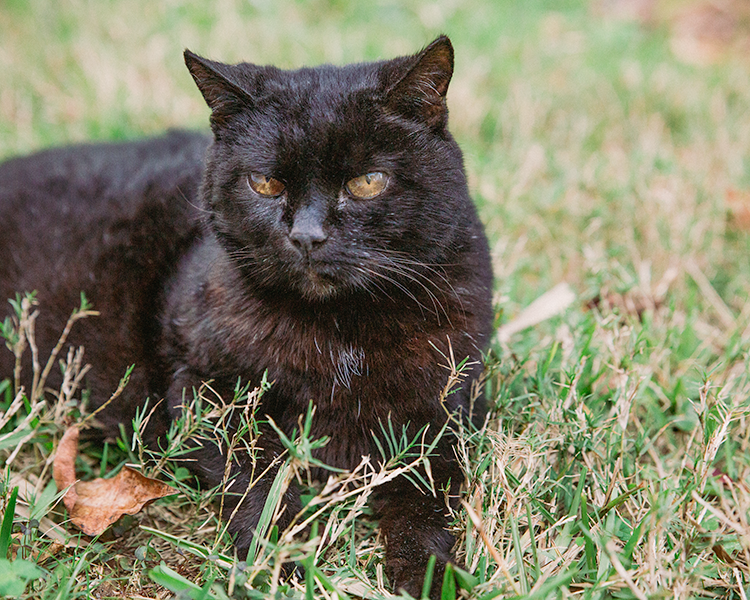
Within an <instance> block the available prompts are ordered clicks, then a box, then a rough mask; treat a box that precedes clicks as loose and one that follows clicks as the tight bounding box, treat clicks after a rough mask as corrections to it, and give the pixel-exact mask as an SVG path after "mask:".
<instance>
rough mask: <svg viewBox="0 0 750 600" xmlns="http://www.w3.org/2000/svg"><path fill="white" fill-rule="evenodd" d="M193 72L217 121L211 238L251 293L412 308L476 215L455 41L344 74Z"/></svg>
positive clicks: (209, 197) (207, 183) (210, 180)
mask: <svg viewBox="0 0 750 600" xmlns="http://www.w3.org/2000/svg"><path fill="white" fill-rule="evenodd" d="M185 62H186V64H187V66H188V69H189V70H190V73H191V74H192V76H193V79H194V80H195V82H196V83H197V85H198V87H199V89H200V91H201V93H202V94H203V97H204V98H205V100H206V102H207V103H208V105H209V107H210V108H211V110H212V115H211V128H212V130H213V133H214V143H213V145H212V146H211V149H210V150H209V153H208V158H207V165H206V176H205V180H204V185H203V201H204V206H205V208H206V209H207V213H208V215H209V223H210V227H211V228H212V229H213V231H214V232H215V233H216V235H217V237H218V239H219V240H220V242H221V243H222V245H223V246H224V247H225V249H226V250H227V251H228V252H229V255H230V257H231V259H232V260H233V261H234V263H235V264H236V265H237V266H238V268H240V269H241V270H242V272H243V273H244V274H245V275H246V276H247V277H248V278H249V279H250V280H251V285H253V286H256V287H258V288H268V289H271V290H278V291H283V292H289V291H293V292H296V293H299V294H300V295H301V296H303V297H305V298H306V299H308V300H323V299H327V298H332V297H336V296H340V295H341V294H344V293H351V292H355V293H357V292H366V293H371V294H380V293H384V294H386V295H388V296H390V297H393V296H394V295H395V296H398V295H401V294H406V295H409V296H412V297H413V294H414V291H413V290H415V289H419V290H422V289H423V288H424V286H425V278H428V277H429V276H430V273H431V272H434V269H435V268H436V267H439V266H440V265H442V264H443V263H444V262H445V261H446V260H448V257H449V256H450V254H451V250H452V249H453V250H455V248H454V247H455V246H456V245H459V244H462V243H464V241H463V240H461V239H458V238H460V237H461V235H462V234H458V233H457V232H458V231H462V230H463V229H464V228H465V227H466V225H465V222H466V220H467V216H468V215H470V214H472V211H473V207H472V206H471V201H470V199H469V197H468V192H467V187H466V179H465V175H464V172H463V161H462V157H461V153H460V150H459V149H458V146H457V145H456V143H455V142H454V140H453V139H452V137H451V136H450V134H449V133H448V131H447V128H446V127H447V117H448V112H447V108H446V103H445V95H446V92H447V90H448V84H449V82H450V79H451V75H452V73H453V48H452V46H451V44H450V41H449V40H448V38H447V37H440V38H438V39H437V40H435V41H434V42H433V43H432V44H430V45H429V46H428V47H427V48H425V49H424V50H423V51H421V52H420V53H418V54H415V55H413V56H406V57H400V58H396V59H393V60H390V61H382V62H375V63H363V64H352V65H347V66H343V67H334V66H330V65H323V66H320V67H316V68H303V69H299V70H296V71H284V70H281V69H277V68H275V67H265V66H256V65H252V64H247V63H242V64H238V65H225V64H222V63H217V62H213V61H209V60H207V59H204V58H200V57H198V56H196V55H195V54H192V53H191V52H189V51H186V52H185ZM467 211H468V212H467ZM468 220H470V221H471V220H472V219H471V218H469V219H468Z"/></svg>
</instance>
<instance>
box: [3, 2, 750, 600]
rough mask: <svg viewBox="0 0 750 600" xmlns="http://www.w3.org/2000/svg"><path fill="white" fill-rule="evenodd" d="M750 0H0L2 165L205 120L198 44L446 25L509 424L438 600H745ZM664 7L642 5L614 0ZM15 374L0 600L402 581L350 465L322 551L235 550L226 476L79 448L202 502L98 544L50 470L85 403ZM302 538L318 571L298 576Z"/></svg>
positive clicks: (338, 59)
mask: <svg viewBox="0 0 750 600" xmlns="http://www.w3.org/2000/svg"><path fill="white" fill-rule="evenodd" d="M689 4H697V5H700V7H699V8H697V9H695V8H694V9H693V10H692V12H690V13H689V14H688V13H686V10H687V8H688V5H689ZM745 4H746V3H745V2H743V1H742V0H727V1H725V2H714V3H708V2H706V3H701V2H698V3H688V2H677V1H667V0H664V1H662V2H658V1H655V2H648V1H641V0H637V1H636V0H632V1H631V2H628V1H627V0H619V1H617V0H601V1H598V2H584V1H583V0H558V1H552V0H548V1H542V0H524V1H523V2H521V1H516V2H512V1H510V0H464V1H458V0H442V1H438V2H427V1H421V0H410V1H406V2H391V1H389V0H377V1H373V0H369V1H365V0H356V1H351V2H349V1H344V0H296V1H284V2H275V1H272V0H254V1H248V2H240V1H238V0H237V1H235V0H217V1H216V2H193V3H187V2H179V1H177V0H170V1H164V2H153V1H151V0H117V1H115V0H106V1H105V0H99V1H96V2H94V1H91V0H64V1H61V0H56V1H53V0H2V1H0V73H2V83H1V84H0V156H2V157H8V156H11V155H15V154H19V153H26V152H30V151H33V150H35V149H39V148H43V147H47V146H50V145H59V144H65V143H70V142H74V141H82V140H95V139H96V140H114V139H128V138H137V137H141V136H144V135H148V134H155V133H158V132H161V131H163V130H164V129H165V128H169V127H188V128H205V127H206V125H207V120H208V109H207V108H206V107H205V104H204V103H203V100H202V98H201V96H200V94H199V93H198V91H197V90H196V89H195V86H194V84H193V82H192V80H191V79H190V76H189V74H188V73H187V70H186V69H185V68H184V64H183V62H182V50H183V49H184V48H185V47H188V48H190V49H191V50H193V51H195V52H197V53H199V54H202V55H204V56H209V57H212V58H216V59H218V60H222V61H224V62H232V61H241V60H247V61H251V62H257V63H270V64H275V65H278V66H280V67H289V68H291V67H297V66H301V65H305V64H317V63H320V62H333V63H345V62H353V61H361V60H372V59H378V58H387V57H391V56H396V55H399V54H403V53H411V52H414V51H416V50H418V49H419V48H421V47H422V46H424V45H425V44H427V43H428V42H429V41H431V40H432V39H434V37H436V36H437V35H438V34H439V33H446V34H448V35H449V36H450V37H451V39H452V41H453V44H454V47H455V50H456V68H455V76H454V79H453V82H452V84H451V88H450V90H449V94H448V104H449V108H450V111H451V116H450V119H451V129H452V131H453V133H454V136H455V137H456V138H457V140H458V141H459V143H460V144H461V146H462V148H463V150H464V153H465V161H466V168H467V172H468V175H469V181H470V186H471V189H472V193H473V195H474V198H475V199H476V202H477V205H478V207H479V210H480V214H481V217H482V219H483V221H484V223H485V224H486V228H487V232H488V236H489V238H490V243H491V247H492V253H493V260H494V268H495V275H496V283H495V289H496V295H495V306H496V311H497V312H496V315H497V316H496V324H497V327H498V335H497V336H496V338H495V340H494V341H493V344H492V349H491V352H490V354H489V356H488V357H487V380H486V393H487V395H488V398H489V400H490V406H491V415H490V419H489V421H488V423H487V424H486V427H484V428H483V429H482V430H481V431H479V432H468V431H463V432H462V433H461V443H460V444H459V447H458V453H459V456H460V458H461V460H462V463H463V465H464V468H465V473H466V495H465V505H464V508H463V510H461V511H460V512H458V513H456V520H455V523H454V533H455V534H456V536H457V538H458V540H459V542H458V555H459V556H460V557H461V559H462V560H463V562H464V565H465V569H466V572H467V573H468V574H470V575H463V576H461V577H459V578H458V582H459V586H458V588H459V589H457V590H455V591H454V590H451V589H448V588H446V589H445V590H444V597H445V598H446V599H447V598H453V597H461V598H472V599H475V600H480V599H481V600H489V599H490V598H515V597H524V598H540V599H541V598H548V597H549V598H571V597H575V598H577V597H580V598H591V599H596V598H610V597H612V598H639V599H643V598H650V597H656V598H661V597H673V598H738V599H743V600H744V599H745V598H747V594H748V590H750V524H749V521H750V379H749V375H750V371H749V367H750V358H749V356H748V351H749V350H750V303H748V297H749V296H750V44H749V43H748V41H747V40H748V39H750V35H748V30H750V11H748V10H747V7H746V5H745ZM648 5H653V6H652V7H651V8H652V12H651V15H650V17H648V18H643V15H641V16H640V17H641V18H640V19H638V18H630V17H634V16H637V15H632V14H631V15H627V14H623V13H632V12H633V10H632V9H633V7H636V6H640V7H647V6H648ZM704 5H706V6H708V5H710V7H709V8H706V6H704ZM701 7H702V8H701ZM711 7H712V8H711ZM717 7H718V8H717ZM701 11H702V12H701ZM722 19H723V20H722ZM691 27H692V28H693V29H691ZM696 32H697V33H696ZM0 234H1V235H6V236H12V235H13V232H12V231H3V232H0ZM540 297H541V302H542V303H543V305H540V304H538V303H537V304H534V305H533V306H532V308H531V310H524V309H527V308H528V307H529V305H531V304H532V302H534V301H535V300H537V299H539V298H540ZM71 308H72V307H71ZM94 308H95V307H94ZM527 317H530V319H529V320H528V321H526V319H527ZM542 317H548V318H545V319H542ZM524 323H525V324H529V325H530V326H528V327H523V324H524ZM0 389H2V388H0ZM11 392H12V390H11V386H8V385H6V386H5V389H4V391H3V396H2V398H3V399H2V400H0V426H1V427H2V429H0V459H2V460H3V461H4V463H5V466H4V467H3V470H2V474H1V475H0V477H1V479H0V481H2V483H1V484H0V506H2V507H3V515H4V516H5V518H3V519H0V520H1V521H2V529H0V551H1V552H2V553H3V556H0V595H2V593H3V591H2V590H5V593H7V594H9V595H11V596H16V597H19V598H21V597H23V598H60V599H63V598H88V597H96V598H106V597H123V596H127V597H138V598H167V597H171V595H172V594H173V593H176V594H177V596H178V597H180V598H216V599H224V598H227V597H229V598H287V597H289V598H305V600H308V599H310V598H334V597H339V598H345V597H348V598H356V597H365V598H379V597H389V593H388V592H387V590H389V589H390V588H389V587H388V585H387V582H386V581H385V580H384V575H383V567H382V545H381V540H379V539H378V537H377V530H376V528H375V526H374V524H373V523H372V522H371V521H370V520H369V519H368V518H367V509H366V507H365V506H363V499H364V498H365V497H366V494H367V493H368V490H367V488H366V487H365V489H364V490H361V491H359V492H351V493H349V492H347V489H348V488H347V487H346V484H345V483H342V482H341V481H340V482H339V484H338V487H335V486H334V487H335V489H331V490H324V491H323V497H322V499H319V500H318V502H320V507H321V509H322V510H321V512H320V513H319V515H318V516H317V525H316V526H314V527H313V533H314V534H317V535H313V537H312V538H311V540H310V541H309V542H307V543H306V544H302V545H300V544H299V543H297V542H295V541H292V540H287V539H280V540H276V539H273V532H271V533H270V534H269V536H270V537H269V539H272V541H274V542H278V543H277V544H266V545H261V546H262V547H259V548H258V549H257V552H258V559H257V561H256V564H251V565H244V564H243V565H237V564H236V562H234V561H233V560H232V556H231V552H232V549H231V545H230V544H229V543H228V541H227V538H226V536H223V535H222V531H221V523H220V522H218V521H217V519H216V513H217V508H216V506H217V505H216V503H215V502H214V501H213V497H212V495H211V493H210V492H198V491H195V490H193V489H192V488H190V487H189V486H188V485H186V484H185V478H186V474H185V469H184V467H181V466H180V465H179V462H166V463H165V462H164V461H159V460H158V457H157V461H156V463H155V462H154V461H148V460H146V458H147V457H146V456H145V455H144V453H143V451H142V450H141V449H140V448H139V446H138V444H137V443H135V444H133V443H132V442H131V441H130V440H119V441H112V443H111V444H108V445H107V446H106V447H105V448H101V447H99V446H94V445H86V444H84V445H83V446H82V448H81V455H80V456H79V458H78V461H77V468H78V471H79V476H82V477H85V478H90V477H96V476H99V475H100V474H101V473H104V472H110V471H112V470H115V469H118V468H120V467H122V465H123V464H125V463H128V464H134V465H136V466H143V468H144V470H145V471H147V472H148V473H149V474H152V475H158V476H159V477H160V478H162V479H164V480H167V481H169V482H170V483H171V484H173V485H175V486H176V487H178V488H179V489H180V490H181V492H182V493H181V494H180V495H179V496H173V497H170V498H166V499H163V500H159V501H158V502H156V503H155V504H153V505H151V506H150V507H149V508H147V509H146V510H144V511H143V512H141V513H139V514H137V515H135V516H132V517H126V518H123V519H122V520H121V521H120V522H118V524H117V525H116V526H115V527H113V528H112V529H111V530H110V531H109V532H108V533H106V534H104V535H103V536H101V537H99V538H96V539H94V540H93V541H92V540H90V539H89V538H86V537H84V536H80V535H79V534H78V533H77V530H76V529H75V528H74V527H73V526H72V525H70V524H69V523H67V522H66V519H67V517H66V512H65V510H64V508H63V507H62V504H61V502H60V501H59V497H57V496H56V490H55V488H54V483H53V482H52V481H51V459H52V456H53V454H54V451H55V447H56V444H57V442H58V441H59V439H60V437H61V436H62V433H63V431H64V429H65V426H66V424H67V421H66V418H67V416H68V415H69V414H72V413H73V412H74V411H73V409H72V408H70V407H67V408H66V407H65V406H62V407H60V406H59V405H58V406H57V410H56V409H55V406H52V405H51V407H50V408H47V407H44V406H40V407H39V408H38V409H37V410H38V411H40V412H34V409H33V406H32V403H31V402H26V403H25V404H23V405H21V406H15V407H11V402H12V400H13V397H12V393H11ZM194 426H195V427H196V428H198V427H210V425H208V424H206V423H201V422H200V419H197V420H196V422H195V423H194ZM308 442H310V440H305V439H303V440H302V442H300V443H301V445H299V444H298V446H297V447H296V448H294V449H292V450H290V459H289V461H288V466H289V473H290V474H291V472H292V471H293V470H294V469H297V470H299V471H301V472H304V462H305V460H306V449H305V443H308ZM155 464H156V467H158V468H156V467H155V466H154V465H155ZM290 476H291V475H290ZM16 486H18V487H19V489H20V492H19V495H18V499H17V500H16V499H15V495H14V494H13V489H14V488H15V487H16ZM14 501H15V520H14V523H13V527H12V529H11V528H10V526H11V519H10V518H7V515H8V514H9V512H10V511H9V510H8V509H9V508H12V507H13V502H14ZM54 524H57V525H56V526H55V527H53V525H54ZM285 553H287V554H286V555H288V554H292V555H293V556H298V557H299V558H300V559H301V562H302V564H304V565H305V567H306V571H305V574H304V575H295V576H294V577H293V578H292V579H291V580H290V581H285V580H284V578H283V577H281V573H280V571H279V561H278V558H279V557H280V556H283V555H285ZM5 558H8V559H11V560H10V561H7V560H3V559H5ZM4 585H5V586H6V587H5V588H4V587H3V586H4ZM7 586H15V588H13V587H7ZM180 589H182V591H179V590H180ZM9 590H13V591H9ZM19 590H21V591H19Z"/></svg>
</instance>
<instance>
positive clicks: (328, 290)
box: [300, 271, 342, 301]
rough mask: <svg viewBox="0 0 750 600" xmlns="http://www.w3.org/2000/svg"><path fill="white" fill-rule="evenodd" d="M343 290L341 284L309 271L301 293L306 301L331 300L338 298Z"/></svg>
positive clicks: (301, 287) (301, 286)
mask: <svg viewBox="0 0 750 600" xmlns="http://www.w3.org/2000/svg"><path fill="white" fill-rule="evenodd" d="M341 289H342V286H341V283H339V282H336V281H335V280H334V279H333V278H332V277H329V276H327V275H322V274H320V273H316V272H314V271H308V273H307V274H306V277H305V280H304V281H303V282H302V283H301V285H300V292H302V295H303V296H304V297H305V299H306V300H313V301H323V300H330V299H331V298H334V297H335V296H338V295H339V293H340V292H341Z"/></svg>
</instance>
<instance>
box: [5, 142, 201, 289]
mask: <svg viewBox="0 0 750 600" xmlns="http://www.w3.org/2000/svg"><path fill="white" fill-rule="evenodd" d="M207 145H208V139H207V138H206V137H205V136H203V135H200V134H196V133H189V132H170V133H169V134H168V135H165V136H163V137H159V138H155V139H150V140H143V141H137V142H123V143H107V144H85V145H76V146H69V147H62V148H54V149H50V150H45V151H42V152H39V153H37V154H33V155H31V156H26V157H20V158H14V159H11V160H9V161H7V162H5V163H2V164H0V231H2V232H3V236H2V237H0V259H2V260H0V290H1V291H2V293H3V294H8V293H12V292H13V291H14V290H15V291H25V290H30V289H39V288H40V286H41V287H42V288H44V287H46V286H45V284H44V283H45V282H49V281H50V277H49V276H50V274H54V273H57V274H59V275H60V279H63V278H66V277H74V274H73V272H72V271H73V268H74V267H76V268H78V267H81V268H87V267H88V270H89V271H90V267H91V263H92V261H95V260H96V257H97V256H99V255H101V254H102V253H104V252H106V251H107V249H108V248H111V247H112V246H113V245H116V244H118V243H120V244H122V243H128V238H129V237H130V236H132V235H134V234H136V233H137V231H136V229H138V228H139V229H141V230H144V231H142V233H144V234H146V233H148V232H146V231H145V229H148V227H149V223H148V221H149V219H151V220H153V219H158V220H161V219H163V218H166V217H172V218H177V219H178V220H182V219H184V218H185V217H187V218H190V215H189V213H190V212H191V211H192V210H193V207H192V206H191V203H192V204H194V203H195V197H196V194H197V188H198V186H199V184H200V177H201V172H202V162H203V155H204V153H205V149H206V147H207ZM180 196H182V201H180V200H179V198H180ZM136 223H138V226H137V228H135V229H134V227H135V224H136ZM153 225H154V229H153V231H152V232H150V233H151V234H153V235H156V234H158V233H159V229H158V227H161V226H162V225H161V224H160V225H158V226H157V224H156V223H153ZM39 271H41V273H39ZM89 275H90V274H89V273H85V274H81V276H82V277H84V278H86V277H88V276H89ZM9 286H10V287H9ZM10 288H13V289H10Z"/></svg>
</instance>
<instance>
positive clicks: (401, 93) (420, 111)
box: [386, 35, 453, 128]
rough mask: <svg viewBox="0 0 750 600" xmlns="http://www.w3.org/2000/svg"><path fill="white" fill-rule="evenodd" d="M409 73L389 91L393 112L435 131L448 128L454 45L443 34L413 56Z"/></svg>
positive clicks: (390, 106)
mask: <svg viewBox="0 0 750 600" xmlns="http://www.w3.org/2000/svg"><path fill="white" fill-rule="evenodd" d="M413 61H414V62H413V63H412V65H411V67H410V68H409V69H408V70H407V71H406V73H405V74H404V75H403V76H402V77H401V78H400V79H398V80H397V81H396V83H395V84H393V85H392V86H391V87H390V89H388V91H387V92H386V94H387V95H386V103H387V106H388V108H389V109H390V110H393V111H394V112H397V113H399V114H402V115H404V116H406V117H409V118H416V119H418V120H421V121H423V122H425V123H426V124H427V125H429V126H430V127H433V128H437V127H445V125H446V123H447V120H448V107H447V106H446V103H445V94H446V93H447V92H448V84H449V83H450V80H451V76H452V75H453V46H452V45H451V41H450V40H449V39H448V38H447V37H446V36H444V35H441V36H440V37H439V38H437V39H436V40H435V41H434V42H432V43H431V44H430V45H429V46H427V47H426V48H425V49H424V50H422V52H420V53H419V54H417V55H416V56H414V57H413Z"/></svg>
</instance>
